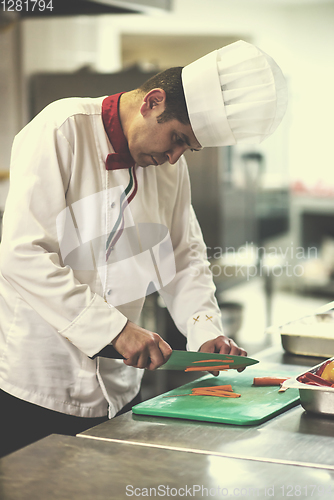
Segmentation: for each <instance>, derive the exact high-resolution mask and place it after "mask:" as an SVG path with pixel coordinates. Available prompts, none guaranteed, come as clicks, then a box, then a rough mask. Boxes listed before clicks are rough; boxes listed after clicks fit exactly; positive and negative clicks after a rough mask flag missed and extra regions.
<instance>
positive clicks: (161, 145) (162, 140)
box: [128, 100, 202, 167]
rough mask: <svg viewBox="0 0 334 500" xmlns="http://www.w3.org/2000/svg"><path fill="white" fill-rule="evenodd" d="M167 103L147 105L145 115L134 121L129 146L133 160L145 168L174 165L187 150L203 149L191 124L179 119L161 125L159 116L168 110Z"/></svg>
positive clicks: (142, 114)
mask: <svg viewBox="0 0 334 500" xmlns="http://www.w3.org/2000/svg"><path fill="white" fill-rule="evenodd" d="M164 109H165V103H164V101H159V100H156V101H155V104H153V105H152V101H149V102H147V103H144V104H143V106H142V108H141V112H140V113H139V114H138V116H137V117H136V119H135V120H134V121H133V123H132V126H131V127H130V130H129V134H128V145H129V149H130V153H131V156H132V158H133V159H134V160H135V161H136V163H138V165H140V166H142V167H147V166H149V165H162V164H163V163H166V162H169V163H170V164H172V165H173V164H174V163H176V162H177V160H178V159H179V158H180V156H181V155H182V154H183V153H184V152H185V151H186V150H187V149H190V150H195V151H198V150H199V149H202V148H201V145H200V143H199V142H198V141H197V139H196V137H195V135H194V133H193V131H192V128H191V126H190V125H184V124H183V123H181V122H179V121H178V120H176V119H174V120H169V121H167V122H164V123H158V121H157V118H158V116H159V115H160V114H161V113H162V112H163V111H164Z"/></svg>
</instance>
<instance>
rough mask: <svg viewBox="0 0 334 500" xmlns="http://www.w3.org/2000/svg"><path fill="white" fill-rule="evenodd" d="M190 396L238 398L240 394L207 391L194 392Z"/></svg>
mask: <svg viewBox="0 0 334 500" xmlns="http://www.w3.org/2000/svg"><path fill="white" fill-rule="evenodd" d="M190 396H217V397H220V398H240V396H241V394H237V393H235V392H229V391H225V392H224V391H222V392H209V391H204V392H196V393H192V394H190Z"/></svg>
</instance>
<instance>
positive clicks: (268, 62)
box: [182, 40, 288, 147]
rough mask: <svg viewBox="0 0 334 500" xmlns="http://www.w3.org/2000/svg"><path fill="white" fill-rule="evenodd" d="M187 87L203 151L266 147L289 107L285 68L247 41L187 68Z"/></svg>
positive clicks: (193, 124)
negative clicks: (248, 145)
mask: <svg viewBox="0 0 334 500" xmlns="http://www.w3.org/2000/svg"><path fill="white" fill-rule="evenodd" d="M182 84H183V89H184V93H185V98H186V103H187V109H188V114H189V118H190V123H191V127H192V129H193V131H194V134H195V136H196V138H197V140H198V141H199V142H200V144H201V145H202V146H203V147H208V146H229V145H233V144H240V143H244V144H257V143H260V142H262V141H263V140H264V139H265V138H266V137H268V136H269V135H271V134H272V133H273V132H274V131H275V130H276V128H277V127H278V125H279V124H280V122H281V120H282V118H283V116H284V114H285V111H286V107H287V101H288V95H287V86H286V82H285V78H284V76H283V73H282V71H281V69H280V68H279V66H278V65H277V64H276V62H275V61H274V60H273V59H272V58H271V57H270V56H268V55H267V54H266V53H265V52H263V51H262V50H260V49H259V48H257V47H255V46H254V45H252V44H250V43H247V42H244V41H243V40H239V41H238V42H235V43H232V44H230V45H227V46H226V47H222V48H221V49H219V50H214V51H213V52H210V53H209V54H207V55H206V56H204V57H201V58H200V59H198V60H197V61H195V62H193V63H191V64H189V65H188V66H186V67H185V68H183V70H182Z"/></svg>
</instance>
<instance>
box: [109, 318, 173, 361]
mask: <svg viewBox="0 0 334 500" xmlns="http://www.w3.org/2000/svg"><path fill="white" fill-rule="evenodd" d="M112 345H113V346H114V347H115V349H116V351H118V352H119V353H120V354H122V356H123V357H124V363H125V364H126V365H128V366H134V367H135V368H146V369H147V370H155V369H156V368H158V367H159V366H161V365H163V364H164V363H166V361H167V360H168V358H169V357H170V355H171V354H172V348H171V347H170V345H168V344H167V342H165V341H164V340H163V339H162V338H161V337H160V335H158V334H157V333H153V332H150V331H149V330H145V328H141V327H140V326H138V325H136V324H135V323H132V322H131V321H128V322H127V324H126V325H125V327H124V328H123V330H122V331H121V333H119V334H118V335H117V337H116V338H115V339H114V340H113V341H112Z"/></svg>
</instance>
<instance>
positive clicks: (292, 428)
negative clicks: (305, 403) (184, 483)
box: [78, 348, 334, 470]
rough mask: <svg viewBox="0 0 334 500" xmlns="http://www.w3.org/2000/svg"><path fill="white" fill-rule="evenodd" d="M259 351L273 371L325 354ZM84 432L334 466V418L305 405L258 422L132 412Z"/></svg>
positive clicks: (87, 435) (136, 441)
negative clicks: (221, 421)
mask: <svg viewBox="0 0 334 500" xmlns="http://www.w3.org/2000/svg"><path fill="white" fill-rule="evenodd" d="M254 357H255V358H256V359H259V360H260V361H261V363H259V365H257V366H259V367H260V365H261V368H262V369H263V367H265V366H268V373H273V372H272V371H270V370H271V369H272V370H274V369H275V367H280V368H282V365H284V367H285V368H286V370H287V371H289V370H293V371H297V372H303V371H304V370H305V366H308V367H311V366H314V365H315V364H317V363H318V362H319V358H304V357H300V356H289V355H286V354H285V353H284V351H283V350H282V349H280V348H272V349H268V350H266V351H263V352H262V353H260V354H259V355H258V356H254ZM78 437H82V438H97V439H101V440H106V441H108V442H109V443H115V442H130V443H133V444H136V445H140V446H145V447H147V446H153V447H157V448H158V449H159V448H167V449H171V450H178V449H183V450H188V451H192V452H194V451H196V452H197V451H201V452H210V453H212V454H215V455H216V456H224V457H230V458H232V457H236V458H241V459H247V460H250V461H252V460H258V461H263V462H277V463H285V464H295V465H297V464H298V465H304V466H308V467H318V468H322V467H326V468H331V469H333V470H334V458H333V449H334V419H332V418H324V417H319V416H316V415H311V414H308V413H307V412H305V411H304V410H303V408H302V407H301V406H300V405H298V406H297V407H295V408H292V409H291V410H288V411H287V412H285V413H283V414H281V415H278V416H277V417H275V418H273V419H271V420H269V421H267V422H265V423H263V424H261V425H257V426H237V425H229V424H225V425H224V424H216V423H209V422H198V421H190V420H182V419H174V418H163V417H147V416H141V415H134V414H132V412H128V413H126V414H124V415H122V416H120V417H117V418H115V419H113V420H109V421H108V422H105V423H103V424H101V425H99V426H97V427H94V428H93V429H89V430H87V431H85V432H84V433H82V434H79V435H78Z"/></svg>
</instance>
